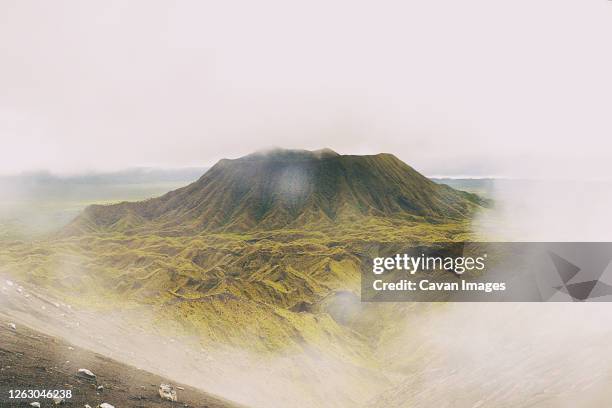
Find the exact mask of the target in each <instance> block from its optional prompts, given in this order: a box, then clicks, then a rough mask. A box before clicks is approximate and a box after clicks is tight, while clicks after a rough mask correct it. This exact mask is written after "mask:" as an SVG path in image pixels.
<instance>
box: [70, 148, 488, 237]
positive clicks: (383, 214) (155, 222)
mask: <svg viewBox="0 0 612 408" xmlns="http://www.w3.org/2000/svg"><path fill="white" fill-rule="evenodd" d="M482 204H483V202H482V201H481V200H480V199H479V197H478V196H476V195H474V194H470V193H466V192H463V191H458V190H455V189H453V188H451V187H448V186H446V185H439V184H436V183H434V182H433V181H431V180H429V179H428V178H426V177H425V176H423V175H421V174H420V173H418V172H417V171H416V170H414V169H413V168H412V167H410V166H409V165H407V164H406V163H404V162H402V161H401V160H400V159H398V158H397V157H395V156H394V155H392V154H387V153H381V154H376V155H366V156H356V155H340V154H338V153H336V152H334V151H332V150H330V149H323V150H317V151H307V150H281V149H277V150H272V151H268V152H259V153H254V154H250V155H247V156H244V157H241V158H238V159H233V160H230V159H222V160H220V161H219V162H218V163H217V164H215V165H214V166H213V167H212V168H210V169H209V170H208V171H207V172H206V173H205V174H204V175H203V176H202V177H201V178H200V179H199V180H197V181H195V182H194V183H192V184H190V185H188V186H186V187H183V188H180V189H177V190H174V191H171V192H169V193H167V194H165V195H163V196H161V197H157V198H153V199H149V200H146V201H141V202H123V203H118V204H112V205H92V206H90V207H88V208H87V209H86V210H85V211H84V212H83V214H81V215H80V216H79V217H78V218H77V219H76V220H75V221H74V222H73V223H71V224H70V225H69V227H68V230H69V231H71V232H75V231H87V232H93V231H100V230H102V231H104V230H107V231H124V232H125V231H138V230H143V229H144V230H148V229H152V228H154V229H155V230H157V231H159V230H160V229H162V230H167V231H174V232H175V233H176V232H179V233H181V232H184V233H186V232H191V233H199V232H204V231H230V232H244V231H249V230H253V229H266V230H269V229H281V228H305V227H306V228H311V229H312V228H317V227H329V226H333V225H334V224H338V223H345V222H359V221H360V220H361V219H364V218H371V217H374V218H384V219H391V220H412V221H432V222H435V221H436V220H444V219H462V218H467V217H468V216H470V215H471V214H472V213H473V211H474V210H475V209H476V208H478V207H479V206H481V205H482Z"/></svg>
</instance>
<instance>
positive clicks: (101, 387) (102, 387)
mask: <svg viewBox="0 0 612 408" xmlns="http://www.w3.org/2000/svg"><path fill="white" fill-rule="evenodd" d="M96 390H98V391H104V386H102V385H98V388H96Z"/></svg>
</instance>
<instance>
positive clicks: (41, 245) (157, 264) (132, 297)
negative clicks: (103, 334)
mask: <svg viewBox="0 0 612 408" xmlns="http://www.w3.org/2000/svg"><path fill="white" fill-rule="evenodd" d="M482 204H483V202H481V201H480V199H479V198H478V197H477V196H475V195H473V194H467V193H463V192H460V191H457V190H453V189H452V188H450V187H448V186H442V185H437V184H435V183H433V182H431V181H429V180H428V179H426V178H425V177H423V176H421V175H420V174H419V173H417V172H416V171H414V170H413V169H411V168H410V167H409V166H407V165H405V164H404V163H402V162H401V161H399V160H398V159H397V158H395V157H394V156H392V155H377V156H339V155H337V154H336V153H333V152H330V151H326V152H323V153H321V152H315V153H312V152H291V153H288V152H276V153H274V154H272V155H271V156H261V155H254V156H247V157H245V158H242V159H238V160H222V161H221V162H219V163H218V164H217V165H215V166H214V167H213V168H212V169H210V170H209V171H208V172H207V173H206V174H205V175H204V176H203V177H202V178H200V180H198V181H197V182H195V183H193V184H190V185H188V186H187V187H183V188H181V189H178V190H175V191H172V192H169V193H167V194H165V195H163V196H161V197H159V198H155V199H150V200H146V201H140V202H133V203H120V204H114V205H96V206H90V207H88V209H87V210H86V211H85V212H84V213H82V214H81V215H80V216H79V217H77V218H76V220H74V221H73V222H72V223H70V224H69V225H68V226H66V227H65V228H63V229H61V230H60V231H59V232H57V233H55V234H53V235H50V236H48V237H45V238H42V239H37V240H33V241H15V240H13V241H9V240H4V241H3V245H2V248H1V249H0V273H1V272H5V273H10V274H12V275H17V276H18V277H19V279H21V280H22V281H24V282H28V283H31V284H35V285H39V286H43V287H45V288H47V289H48V290H49V291H52V292H54V293H55V294H56V295H57V296H60V297H62V298H65V299H69V300H70V301H71V302H73V303H76V304H79V305H81V306H82V307H88V308H94V309H100V310H102V309H105V308H109V307H115V308H121V307H128V306H129V307H147V308H149V309H151V310H154V311H155V316H156V324H157V325H158V328H159V330H167V331H168V332H172V333H174V334H176V333H179V334H180V335H184V336H190V337H193V336H195V337H196V338H198V339H199V341H200V342H201V343H202V344H203V345H212V344H225V345H229V346H236V347H241V348H246V349H249V350H255V351H258V352H263V353H270V352H290V351H295V350H301V349H303V348H305V347H307V348H314V349H320V350H325V351H326V352H327V353H332V354H334V355H336V356H337V357H338V358H341V359H343V360H347V361H351V362H355V361H358V362H359V364H366V365H367V364H370V363H371V362H372V361H373V353H374V350H375V348H376V346H377V344H378V343H379V342H380V341H382V337H383V336H384V335H385V334H384V333H385V330H387V329H383V328H385V327H386V328H388V327H391V326H392V324H390V321H391V319H392V316H396V315H397V313H398V312H397V310H395V311H393V313H391V311H392V309H397V308H399V309H400V310H401V313H406V311H407V310H408V309H409V306H407V305H401V306H390V305H363V304H361V303H360V302H359V285H360V273H361V270H362V269H363V268H368V267H369V262H371V259H372V258H373V257H375V256H378V254H380V253H387V252H401V251H402V250H403V249H408V248H409V247H411V246H413V245H416V244H424V243H425V244H432V243H443V242H449V241H461V240H466V239H470V238H473V237H472V235H471V233H470V228H469V227H470V217H471V216H472V214H474V212H475V211H477V210H478V209H481V208H482V207H481V205H482ZM372 364H373V363H372Z"/></svg>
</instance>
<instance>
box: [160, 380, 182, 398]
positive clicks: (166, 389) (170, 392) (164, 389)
mask: <svg viewBox="0 0 612 408" xmlns="http://www.w3.org/2000/svg"><path fill="white" fill-rule="evenodd" d="M159 396H160V397H161V398H162V399H165V400H168V401H174V402H176V401H177V400H178V398H177V397H176V391H175V390H174V387H173V386H171V385H170V384H161V385H160V386H159Z"/></svg>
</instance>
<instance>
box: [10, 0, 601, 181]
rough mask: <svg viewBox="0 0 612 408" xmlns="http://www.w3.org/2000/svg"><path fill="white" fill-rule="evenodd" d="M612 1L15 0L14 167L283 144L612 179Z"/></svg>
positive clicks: (105, 164)
mask: <svg viewBox="0 0 612 408" xmlns="http://www.w3.org/2000/svg"><path fill="white" fill-rule="evenodd" d="M611 140H612V1H606V0H572V1H569V0H512V1H494V0H466V1H457V0H438V1H422V0H420V1H409V0H404V1H386V0H376V1H367V2H364V1H355V0H351V1H337V0H325V1H319V0H311V1H307V2H305V1H302V2H293V1H286V0H279V1H267V0H263V1H256V2H254V1H223V2H208V1H194V2H189V1H185V0H183V1H180V2H175V1H166V2H159V1H129V2H125V1H86V2H83V1H70V2H69V1H53V2H48V1H43V0H41V1H36V2H32V1H24V0H15V1H9V0H0V173H10V172H18V171H23V170H36V169H48V170H52V171H55V172H75V171H83V170H111V169H118V168H122V167H131V166H137V165H159V166H188V165H208V164H212V163H214V162H215V161H216V160H218V159H219V158H221V157H237V156H240V155H243V154H247V153H250V152H252V151H254V150H259V149H262V148H267V147H271V146H281V147H294V148H312V149H316V148H321V147H325V146H327V147H331V148H333V149H335V150H336V151H338V152H340V153H358V154H362V153H377V152H383V151H384V152H392V153H395V154H396V155H397V156H399V157H400V158H402V159H403V160H404V161H406V162H408V163H409V164H411V165H413V166H414V167H416V168H417V169H418V170H421V171H423V172H425V173H426V174H430V175H431V174H446V175H453V174H455V175H458V174H471V175H490V174H496V175H514V176H524V175H531V176H533V175H536V176H540V175H547V174H549V173H554V174H564V173H568V174H572V175H576V174H580V175H581V176H584V175H587V176H589V175H600V176H601V175H603V176H607V175H608V174H611V175H612V171H611V170H612V153H611V150H612V141H611Z"/></svg>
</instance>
